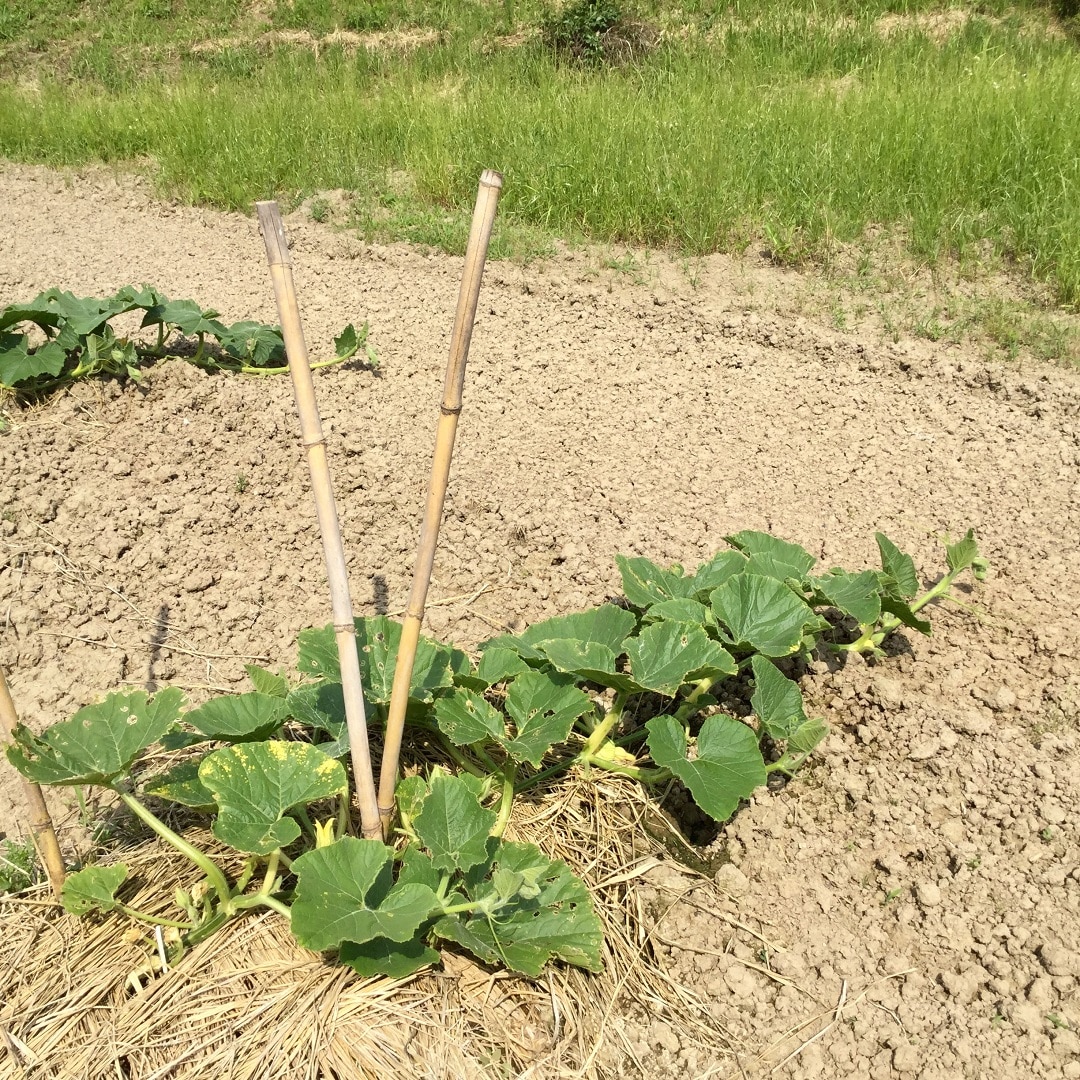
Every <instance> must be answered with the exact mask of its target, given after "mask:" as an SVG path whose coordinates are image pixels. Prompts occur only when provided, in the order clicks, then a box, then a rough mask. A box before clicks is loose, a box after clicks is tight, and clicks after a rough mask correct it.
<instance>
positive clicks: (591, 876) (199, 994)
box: [0, 777, 729, 1080]
mask: <svg viewBox="0 0 1080 1080" xmlns="http://www.w3.org/2000/svg"><path fill="white" fill-rule="evenodd" d="M640 799H641V797H640V796H639V794H638V789H637V788H636V787H635V786H634V785H630V784H626V783H623V782H621V781H618V780H616V779H614V778H612V779H610V780H609V779H608V778H606V777H601V778H599V779H598V780H597V779H596V778H593V779H581V778H579V779H574V778H570V779H567V780H565V781H564V782H563V783H562V784H561V785H560V786H559V788H558V789H555V790H548V791H546V792H545V793H544V794H543V795H542V796H539V795H537V796H534V797H533V798H531V799H529V798H524V799H521V800H519V803H518V806H517V807H516V810H515V816H514V820H513V821H512V823H511V828H510V830H508V837H512V838H513V839H518V840H532V841H533V842H537V843H540V845H541V846H542V847H543V848H544V850H545V851H546V852H547V853H548V854H549V855H550V856H552V857H557V858H562V859H564V860H565V861H566V862H567V863H568V864H569V865H570V866H571V867H572V868H573V869H574V870H575V871H576V872H577V873H579V874H581V875H582V876H583V877H584V878H585V879H586V881H588V882H589V884H590V886H591V887H592V888H593V892H594V896H595V898H596V903H597V907H598V910H599V912H600V914H601V917H602V919H603V921H604V923H605V928H606V957H605V961H606V962H605V969H604V972H603V973H602V974H600V975H597V976H593V975H589V974H587V973H584V972H581V971H579V970H577V969H573V968H566V967H559V966H554V965H553V966H552V968H551V969H549V972H548V973H547V974H546V976H545V977H544V978H543V979H541V980H539V981H531V980H527V979H521V978H517V977H514V976H511V975H508V974H507V973H505V972H500V971H491V970H487V969H485V968H482V967H480V966H478V965H476V964H474V963H472V962H471V961H469V960H466V959H465V958H463V957H461V956H458V955H455V954H452V953H446V954H444V960H443V965H442V968H441V969H440V970H438V971H432V972H429V973H426V974H421V975H419V976H416V977H413V978H411V979H408V980H404V981H394V980H390V979H361V978H360V977H359V976H357V975H356V974H355V973H353V972H352V971H351V970H350V969H348V968H344V967H340V966H336V965H334V964H332V963H330V962H329V961H328V960H327V959H326V958H324V957H322V956H319V955H317V954H314V953H311V952H308V951H307V950H305V949H302V948H300V947H299V946H298V945H297V944H296V943H295V942H294V941H293V939H292V937H291V935H290V933H289V931H288V928H287V927H286V926H285V924H284V921H283V920H282V919H281V918H280V917H279V916H277V915H274V914H267V915H264V916H255V917H249V918H246V919H241V920H238V921H236V922H234V923H232V924H230V925H228V926H227V927H225V928H224V929H223V930H222V931H221V932H219V933H218V934H217V935H216V936H215V937H213V938H212V939H210V940H208V941H206V942H204V943H202V944H201V945H199V946H197V947H196V948H195V949H193V950H192V951H191V952H190V953H188V954H187V955H186V956H184V957H183V958H182V960H181V961H180V962H179V963H178V964H177V965H176V966H175V967H173V968H172V969H171V970H169V971H168V972H167V973H165V974H161V973H160V972H156V973H154V974H152V975H151V974H149V972H150V959H151V956H152V954H153V951H154V949H153V945H152V939H150V938H149V937H148V936H147V935H146V934H145V932H143V930H142V928H136V927H134V925H133V924H132V923H131V922H130V920H128V919H126V918H125V917H123V916H120V915H117V916H115V917H108V918H104V919H101V920H99V921H92V920H88V919H82V920H80V919H76V918H75V917H73V916H70V915H66V914H64V913H63V912H62V911H61V910H59V909H58V908H56V907H55V906H54V905H52V904H51V903H49V902H48V901H47V900H46V899H44V896H43V894H42V893H33V894H27V895H25V896H23V897H18V898H9V899H5V900H3V901H0V1080H9V1078H10V1080H16V1078H17V1080H83V1078H86V1080H90V1078H93V1080H97V1078H102V1080H104V1078H105V1077H110V1078H124V1080H166V1078H168V1080H206V1078H208V1077H214V1078H215V1080H249V1078H251V1080H254V1078H255V1077H258V1078H260V1080H301V1078H303V1080H307V1078H311V1080H316V1078H318V1080H323V1078H325V1080H346V1078H348V1080H353V1078H358V1077H369V1076H371V1077H375V1076H379V1077H387V1076H397V1077H431V1078H433V1080H434V1078H439V1080H443V1078H446V1077H451V1076H452V1077H463V1078H464V1077H537V1078H544V1077H582V1078H591V1077H606V1076H615V1075H623V1076H625V1075H626V1074H627V1072H631V1073H632V1072H633V1071H634V1055H633V1050H632V1048H631V1047H630V1045H629V1040H628V1037H627V1032H628V1030H629V1028H628V1025H627V1024H625V1023H624V1022H622V1021H623V1020H624V1019H625V1017H626V1016H627V1015H628V1014H634V1013H637V1014H638V1015H641V1016H648V1015H656V1014H658V1013H660V1014H662V1015H664V1016H665V1017H666V1018H668V1019H669V1020H671V1021H673V1022H675V1023H677V1024H679V1025H680V1027H681V1029H682V1030H684V1031H685V1032H686V1033H687V1034H689V1035H691V1036H692V1037H693V1038H694V1040H695V1042H697V1043H698V1045H703V1046H707V1047H709V1048H710V1049H712V1050H713V1051H714V1052H715V1059H716V1060H720V1059H722V1058H725V1057H727V1055H728V1053H729V1043H728V1040H727V1039H726V1037H725V1035H724V1033H723V1031H722V1030H720V1028H719V1027H718V1025H717V1024H716V1022H715V1020H713V1019H712V1017H711V1015H710V1012H709V1010H708V1008H707V1005H706V1003H705V1002H703V1001H701V1000H700V999H698V998H695V997H694V996H693V995H691V994H689V993H688V992H686V991H685V990H684V989H683V988H681V987H680V986H679V985H678V984H677V983H675V982H674V981H673V980H672V979H671V978H670V977H669V976H667V975H666V974H665V972H664V970H663V967H662V963H661V961H660V960H659V959H658V957H657V956H656V955H654V953H653V950H652V948H651V940H650V928H649V926H648V925H646V917H645V915H644V914H643V912H642V910H641V905H640V901H638V900H637V899H636V896H635V890H636V887H637V885H638V884H639V883H640V882H641V880H642V878H643V876H645V875H647V874H648V872H649V870H650V868H651V867H654V866H656V865H657V862H658V858H657V856H656V853H655V852H650V851H649V850H648V848H647V847H646V846H645V842H644V841H643V837H644V836H645V833H644V831H643V829H642V827H641V822H640V817H641V815H642V814H644V813H645V812H646V810H647V807H646V804H645V803H644V802H642V801H640ZM200 842H208V843H209V846H211V847H213V841H212V838H210V837H209V834H204V836H203V837H201V838H200ZM219 854H221V855H224V853H221V852H219ZM114 857H119V858H122V859H123V861H124V862H126V863H127V865H128V867H129V869H130V871H131V876H130V878H129V884H128V886H127V889H131V887H132V883H134V885H135V886H136V887H137V893H135V894H134V895H131V896H128V895H127V894H126V893H122V895H123V896H124V899H125V900H126V901H127V902H129V903H130V904H132V905H133V906H135V907H137V908H139V909H141V910H145V911H149V912H158V913H165V911H166V909H167V908H169V906H170V904H171V900H170V898H171V895H172V892H173V889H174V888H175V887H176V886H177V885H179V884H184V885H185V886H188V887H190V885H191V884H192V882H193V874H192V873H191V867H190V864H189V863H187V862H186V860H184V859H183V858H182V857H181V856H179V855H177V854H176V853H174V852H173V851H172V849H168V848H163V847H162V846H161V845H159V844H158V843H156V842H153V841H151V842H145V841H144V842H142V843H141V844H137V845H135V846H132V847H131V848H129V849H128V850H124V851H121V852H118V853H117V855H116V856H114ZM139 972H141V973H142V976H141V977H140V978H139V979H138V981H137V982H136V981H135V980H133V979H132V975H133V973H139ZM136 986H138V989H135V987H136Z"/></svg>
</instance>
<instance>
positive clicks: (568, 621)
mask: <svg viewBox="0 0 1080 1080" xmlns="http://www.w3.org/2000/svg"><path fill="white" fill-rule="evenodd" d="M636 622H637V619H636V618H635V617H634V614H633V612H631V611H627V610H626V609H625V608H620V607H616V606H615V605H614V604H601V605H600V606H599V607H597V608H593V609H591V610H590V611H579V612H575V613H574V614H572V615H559V616H556V617H555V618H554V619H545V620H544V621H543V622H539V623H534V624H533V625H532V626H530V627H529V628H528V629H527V630H526V631H525V632H524V633H523V634H521V636H520V639H519V640H521V641H522V642H524V643H525V644H526V645H530V646H532V647H533V648H537V649H540V651H543V648H542V647H543V644H544V642H547V641H585V642H591V643H595V644H597V645H603V646H604V647H605V648H608V649H610V650H611V651H612V652H613V653H615V655H616V656H618V655H619V653H620V651H621V650H620V647H621V645H622V642H623V639H624V638H625V637H626V635H627V634H629V633H630V631H631V630H633V629H634V625H635V623H636Z"/></svg>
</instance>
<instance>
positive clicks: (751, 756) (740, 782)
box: [645, 714, 766, 821]
mask: <svg viewBox="0 0 1080 1080" xmlns="http://www.w3.org/2000/svg"><path fill="white" fill-rule="evenodd" d="M645 729H646V731H647V732H648V744H649V753H650V754H652V758H653V761H655V762H656V764H657V765H660V766H662V767H663V768H665V769H670V770H671V772H672V774H673V775H675V776H677V777H678V778H679V779H680V780H681V781H682V782H683V783H684V784H685V785H686V786H687V788H688V789H689V791H690V794H691V795H693V797H694V802H696V803H697V804H698V806H700V807H701V809H702V810H704V811H705V813H706V814H709V815H710V816H711V817H713V818H715V819H716V820H717V821H726V820H727V819H728V818H729V817H731V815H732V814H733V813H734V812H735V810H736V808H737V807H738V805H739V802H740V800H742V799H745V798H748V797H749V796H750V794H751V793H752V792H753V791H754V790H755V789H757V788H759V787H761V785H762V784H764V783H765V778H766V773H765V762H764V760H763V759H762V757H761V750H760V749H759V748H758V741H757V735H755V733H754V732H753V731H752V730H751V729H750V728H748V727H747V726H746V725H745V724H742V723H740V722H739V721H738V720H734V719H732V718H731V717H730V716H724V715H723V714H718V715H715V716H710V717H708V718H706V720H705V723H704V724H703V725H702V728H701V732H700V734H699V735H698V738H697V754H696V756H695V757H694V759H693V760H690V759H689V758H688V756H687V742H686V733H685V732H684V731H683V728H682V725H680V724H679V722H678V721H677V720H676V719H675V718H674V717H673V716H654V717H653V718H652V719H651V720H650V721H648V723H647V724H646V725H645Z"/></svg>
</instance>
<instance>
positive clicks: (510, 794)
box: [491, 761, 517, 838]
mask: <svg viewBox="0 0 1080 1080" xmlns="http://www.w3.org/2000/svg"><path fill="white" fill-rule="evenodd" d="M516 779H517V766H516V765H515V764H514V763H513V762H512V761H508V762H507V763H506V764H505V765H504V766H503V769H502V799H501V800H500V802H499V816H498V817H497V818H496V819H495V825H494V827H493V828H492V830H491V835H492V836H496V837H500V838H501V837H502V834H503V833H504V832H506V826H507V825H508V824H509V823H510V814H511V812H512V811H513V809H514V781H515V780H516Z"/></svg>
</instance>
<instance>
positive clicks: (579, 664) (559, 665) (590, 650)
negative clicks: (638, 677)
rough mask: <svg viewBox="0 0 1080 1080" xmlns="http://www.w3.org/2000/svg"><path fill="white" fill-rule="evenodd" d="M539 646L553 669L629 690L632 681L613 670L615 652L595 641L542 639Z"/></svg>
mask: <svg viewBox="0 0 1080 1080" xmlns="http://www.w3.org/2000/svg"><path fill="white" fill-rule="evenodd" d="M541 648H542V649H543V651H544V655H545V656H546V657H547V659H548V661H549V662H550V663H551V665H552V666H553V667H554V668H555V669H556V670H557V671H562V672H566V673H567V674H570V675H576V676H578V678H580V679H587V680H588V681H589V682H594V683H599V684H600V685H601V686H613V687H615V688H616V689H617V690H630V689H633V686H634V680H633V679H631V678H629V677H628V676H626V675H623V674H622V673H621V672H619V671H617V670H616V667H617V663H618V658H617V656H616V654H615V653H613V652H612V651H611V650H610V649H609V648H608V647H607V646H606V645H602V644H601V643H600V642H599V641H572V640H559V641H545V642H544V644H543V645H542V646H541ZM620 651H623V650H622V647H621V646H620Z"/></svg>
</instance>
